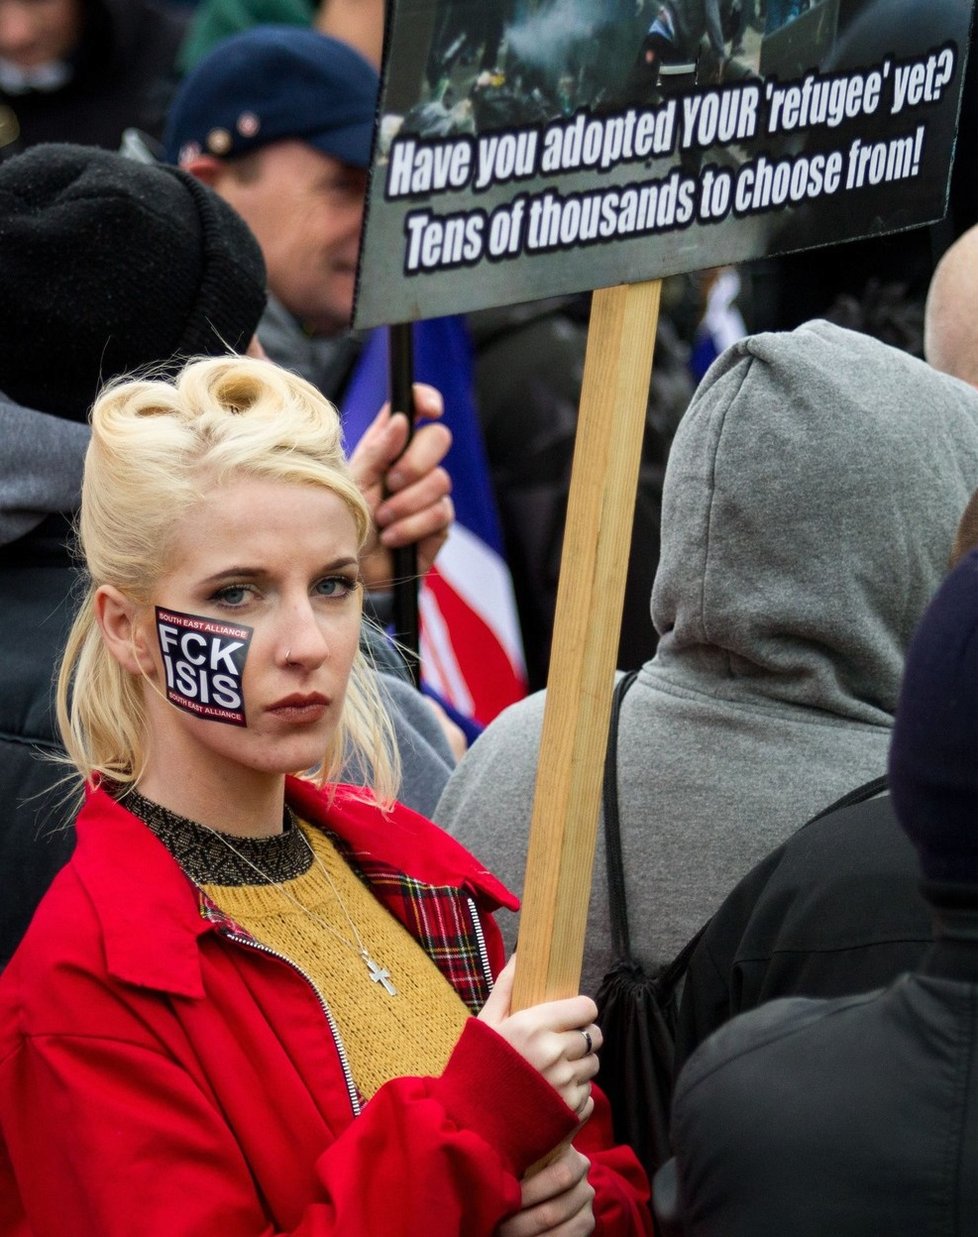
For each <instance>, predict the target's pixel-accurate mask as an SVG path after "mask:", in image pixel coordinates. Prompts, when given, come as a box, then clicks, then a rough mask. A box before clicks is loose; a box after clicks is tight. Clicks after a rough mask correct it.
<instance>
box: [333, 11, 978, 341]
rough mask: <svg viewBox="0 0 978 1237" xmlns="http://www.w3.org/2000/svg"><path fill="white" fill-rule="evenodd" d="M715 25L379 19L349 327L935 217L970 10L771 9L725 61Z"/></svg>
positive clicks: (682, 15)
mask: <svg viewBox="0 0 978 1237" xmlns="http://www.w3.org/2000/svg"><path fill="white" fill-rule="evenodd" d="M737 2H738V3H741V2H743V0H737ZM712 5H713V7H714V8H715V10H716V13H717V15H718V17H719V18H720V19H721V29H720V31H719V34H718V35H717V38H718V39H719V47H714V46H713V45H712V43H711V39H710V31H709V29H708V28H702V29H700V28H696V27H694V28H692V29H689V30H687V28H686V25H685V24H684V23H685V22H686V21H687V15H686V9H687V6H688V9H689V11H690V12H699V13H702V12H707V13H708V12H709V10H710V8H711V3H710V0H707V2H706V3H703V2H701V0H697V2H696V3H692V2H691V0H665V2H664V3H663V2H662V0H655V2H653V3H643V4H640V5H638V6H636V5H635V4H634V3H629V4H621V3H619V2H618V0H536V2H534V0H452V2H451V3H445V2H444V0H397V2H396V3H395V4H394V5H393V6H392V8H391V10H390V14H389V23H390V42H389V55H388V57H387V60H386V67H385V74H384V86H383V90H382V95H381V104H380V122H379V126H378V140H377V144H376V150H375V157H374V161H373V167H372V174H371V183H370V191H369V199H368V213H367V221H366V226H365V231H364V243H363V258H362V264H361V272H360V279H359V288H358V294H357V305H356V311H355V321H356V325H358V326H370V325H376V324H379V323H383V322H390V321H401V320H413V319H415V318H419V317H434V316H438V315H440V314H445V313H454V312H459V311H464V310H470V309H476V308H481V307H486V306H490V305H502V304H510V303H514V302H518V301H523V300H532V299H536V298H540V297H543V296H550V295H555V294H558V293H563V292H577V291H581V290H582V289H587V288H597V287H606V286H610V285H613V284H617V283H622V282H634V281H637V280H640V279H651V278H656V277H660V276H663V275H667V274H671V273H675V272H681V271H690V270H695V269H701V268H704V267H708V266H715V265H718V264H721V263H729V262H739V261H743V260H746V259H750V258H756V257H760V256H763V255H767V254H773V253H780V252H785V251H789V250H794V249H800V248H808V247H811V246H815V245H820V244H827V243H835V242H838V241H840V240H846V239H852V238H855V237H859V236H865V235H869V234H873V233H883V232H891V231H895V230H899V229H902V228H908V227H911V226H914V225H916V224H919V223H923V222H927V221H930V220H933V219H937V218H939V217H940V216H941V215H942V214H943V212H944V205H945V198H946V193H947V183H948V173H949V164H950V158H949V156H950V152H951V149H952V145H953V137H954V132H955V127H956V123H957V115H958V109H959V106H960V95H961V83H962V78H963V73H964V59H965V55H966V48H967V38H968V28H969V22H970V19H971V12H972V8H973V6H972V4H971V2H970V0H929V3H927V4H919V3H918V4H916V5H913V6H910V5H908V4H906V3H903V2H902V0H864V2H862V3H860V2H858V0H857V2H855V3H853V2H850V3H846V0H820V3H817V4H814V5H809V4H807V3H803V2H802V0H796V3H794V4H793V5H791V4H786V5H784V6H774V5H769V6H768V9H769V11H771V10H774V9H775V8H777V7H784V9H785V11H788V10H790V9H792V8H794V9H795V10H799V9H800V10H803V11H802V12H801V13H800V14H799V15H798V16H797V17H796V19H795V20H794V21H791V22H788V23H786V24H784V25H783V26H781V27H779V28H777V29H776V30H773V31H771V32H770V33H765V32H762V31H757V30H755V29H754V28H753V27H752V26H749V25H748V27H747V30H746V32H744V34H743V35H742V42H743V49H742V50H740V51H739V52H738V54H737V55H736V56H732V55H731V45H732V42H733V37H734V36H735V34H736V31H734V30H733V29H732V26H731V24H730V22H729V21H728V25H727V28H726V30H724V29H723V28H722V18H723V16H724V15H727V16H728V18H729V16H730V15H731V13H733V14H736V13H737V12H738V10H737V7H736V5H735V4H734V3H733V0H712ZM670 14H671V15H672V16H671V17H670ZM843 19H844V20H843ZM689 20H691V19H689ZM734 21H736V18H734ZM701 26H702V22H701ZM670 30H671V31H672V35H673V38H672V41H670V39H669V37H668V36H669V31H670ZM700 36H702V38H701V37H700ZM725 36H727V37H725ZM772 48H773V49H774V50H773V51H772V50H771V49H772ZM762 68H763V70H764V71H763V72H762ZM374 272H376V273H377V277H373V273H374Z"/></svg>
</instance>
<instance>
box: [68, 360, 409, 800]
mask: <svg viewBox="0 0 978 1237" xmlns="http://www.w3.org/2000/svg"><path fill="white" fill-rule="evenodd" d="M91 420H92V440H91V444H90V445H89V448H88V454H87V456H86V459H85V475H84V481H83V485H82V502H81V512H80V516H79V524H78V531H79V541H80V545H81V549H82V552H83V554H84V557H85V562H86V565H87V568H88V577H89V578H88V582H87V589H86V593H85V598H84V601H83V603H82V606H81V609H80V611H79V613H78V616H77V618H76V619H75V622H74V625H73V627H72V629H71V633H70V635H69V637H68V644H67V647H66V649H65V654H64V658H63V661H62V665H61V672H60V675H59V679H58V693H57V709H58V725H59V727H60V730H61V735H62V739H63V741H64V745H65V749H66V751H67V753H68V756H69V758H70V760H71V763H72V764H74V766H75V767H76V768H77V769H78V771H79V772H80V773H81V775H82V777H83V778H84V779H85V781H86V782H91V781H93V780H94V779H97V778H98V777H102V778H106V779H108V780H110V781H111V782H114V783H116V784H118V785H121V786H123V787H125V786H127V785H132V784H134V783H135V782H136V781H138V779H139V777H140V775H141V771H142V768H143V765H144V761H145V757H146V715H145V710H144V708H143V691H144V684H143V682H141V681H140V676H139V675H135V674H130V673H129V672H128V671H126V670H125V669H123V667H122V666H120V665H119V663H118V662H117V661H116V660H115V658H114V657H113V656H112V655H111V654H110V653H109V651H108V649H107V648H106V646H105V644H104V642H103V640H102V635H101V631H100V629H99V626H98V623H97V622H96V619H95V608H94V597H95V592H96V590H97V589H98V588H99V587H100V586H101V585H103V584H111V585H114V586H115V587H116V588H117V589H119V591H120V592H122V593H123V594H124V595H125V596H126V597H128V598H129V599H130V600H131V601H133V602H134V603H136V605H137V606H148V605H149V603H150V598H151V597H152V596H153V593H154V589H155V587H156V585H157V584H158V582H159V580H160V579H161V578H162V577H163V576H164V575H165V574H166V573H167V572H168V571H169V570H170V569H171V567H172V566H173V564H172V562H171V557H172V553H173V549H172V543H173V535H174V531H175V529H176V528H177V527H178V525H179V524H180V523H181V521H182V520H183V519H185V518H186V517H187V516H188V515H189V514H191V513H192V512H193V509H194V507H195V506H196V505H197V504H198V503H199V502H200V501H201V499H202V498H203V497H204V495H205V494H207V493H209V492H210V491H212V490H213V489H214V487H215V486H219V485H221V484H222V483H224V482H227V481H231V480H236V479H238V478H240V477H242V476H247V477H259V478H263V479H273V480H276V481H286V482H289V483H291V484H295V485H307V486H321V487H324V488H326V489H328V490H330V491H332V492H333V493H334V494H336V495H337V496H338V497H339V498H340V499H342V501H343V502H344V503H345V504H346V506H347V508H348V509H349V510H350V512H351V513H352V515H353V518H354V521H355V523H356V530H357V538H358V548H362V546H363V544H364V541H365V540H366V537H367V534H368V532H369V530H370V527H371V516H370V512H369V510H368V508H367V505H366V503H365V501H364V499H363V496H362V495H361V493H360V491H359V489H358V488H357V486H356V483H355V482H354V480H353V477H352V476H351V474H350V470H349V467H348V465H347V462H346V457H345V455H344V453H343V445H342V440H341V434H340V422H339V417H338V415H337V413H336V409H335V408H334V407H333V406H332V404H330V403H328V402H327V401H326V400H325V399H323V397H322V396H321V395H320V394H319V392H318V391H317V390H316V388H315V387H313V386H312V385H311V384H310V383H308V382H306V381H304V380H303V379H301V378H297V377H295V376H294V375H292V374H290V373H288V372H287V371H285V370H283V369H280V368H279V367H278V366H276V365H273V364H271V362H269V361H261V360H253V359H250V358H247V357H237V356H233V357H216V358H210V359H206V360H197V361H191V362H189V363H188V364H187V365H186V366H185V367H184V369H183V370H182V371H181V372H180V373H179V374H178V375H177V376H176V377H175V378H174V379H172V380H152V379H149V380H134V381H122V382H118V383H114V384H112V385H110V386H109V387H107V388H106V389H105V390H104V391H103V392H102V394H101V395H100V397H99V398H98V400H97V401H96V403H95V405H94V407H93V409H92V416H91ZM348 760H352V761H353V763H354V767H355V768H358V769H359V771H360V772H361V774H362V779H363V781H364V782H365V783H366V784H369V785H370V786H371V788H372V790H373V792H374V794H375V795H376V797H377V798H378V799H379V800H380V801H381V802H389V801H390V800H392V799H393V798H394V797H395V794H396V790H397V783H398V780H399V772H400V770H399V765H398V757H397V748H396V745H395V743H394V737H393V729H392V726H391V723H390V719H389V717H388V716H387V713H386V710H385V708H384V705H383V702H382V700H381V697H380V693H379V689H378V685H377V676H376V675H375V674H374V673H372V671H371V669H370V667H368V665H367V664H366V662H365V659H364V657H363V653H362V652H359V651H358V653H357V654H356V657H355V659H354V663H353V669H352V672H351V675H350V681H349V685H348V688H347V694H346V701H345V704H344V708H343V713H342V717H341V719H340V723H339V725H338V726H337V729H336V732H335V734H334V736H333V738H332V740H331V742H330V744H329V747H328V750H327V751H325V752H324V753H323V759H322V763H321V765H320V766H319V767H318V768H317V769H315V770H312V771H306V772H307V775H308V776H309V777H310V778H311V779H312V780H313V781H315V782H316V783H317V784H319V785H323V784H325V783H327V782H330V781H333V780H335V778H336V776H337V774H338V773H339V771H340V769H341V768H342V767H343V766H344V764H345V763H346V762H347V761H348ZM297 772H298V770H297Z"/></svg>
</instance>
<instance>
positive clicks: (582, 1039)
mask: <svg viewBox="0 0 978 1237" xmlns="http://www.w3.org/2000/svg"><path fill="white" fill-rule="evenodd" d="M368 529H369V513H368V510H367V508H366V506H365V504H364V501H363V499H362V497H361V495H360V492H359V490H358V489H357V487H356V485H355V484H354V482H353V481H352V479H351V477H350V474H349V471H348V469H347V466H346V464H345V462H344V459H343V454H342V449H341V443H340V433H339V425H338V421H337V418H336V414H335V411H334V410H333V408H332V407H331V406H330V405H329V404H327V403H326V402H325V401H324V400H323V399H322V398H321V397H320V396H319V394H318V393H317V392H316V391H315V390H314V389H313V388H312V387H311V386H308V385H307V384H306V383H304V382H303V381H302V380H301V379H298V378H295V377H293V376H291V375H289V374H286V373H285V372H284V371H281V370H279V369H277V368H276V367H274V366H272V365H270V364H268V363H267V362H263V361H255V360H248V359H244V358H222V359H218V360H208V361H198V362H195V363H192V364H191V365H189V366H188V367H187V368H186V369H184V370H183V372H182V373H181V374H180V375H179V376H178V377H177V379H176V380H175V381H174V382H172V383H170V382H156V381H153V382H150V381H139V382H129V383H124V384H122V385H118V386H115V387H113V388H110V389H109V390H108V391H107V392H105V393H104V394H103V395H102V397H101V398H100V399H99V401H98V402H97V403H96V405H95V408H94V410H93V413H92V443H91V447H90V449H89V453H88V458H87V461H86V469H85V482H84V489H83V500H82V510H81V516H80V538H81V544H82V549H83V551H84V555H85V558H86V561H87V566H88V572H89V576H90V580H89V586H88V594H87V597H86V599H85V601H84V604H83V605H82V608H81V611H80V613H79V616H78V619H77V621H76V623H75V626H74V628H73V630H72V633H71V636H70V639H69V644H68V647H67V650H66V654H65V659H64V664H63V667H62V671H61V678H60V683H59V716H60V724H61V728H62V731H63V736H64V741H65V744H66V748H67V751H68V753H69V755H70V757H71V759H72V761H73V762H74V764H75V766H76V767H77V769H78V772H79V773H80V774H81V777H82V779H83V781H84V784H85V803H84V806H83V808H82V810H81V812H80V814H79V817H78V821H77V832H78V844H77V848H76V851H75V854H74V857H73V859H72V861H71V862H70V864H69V865H68V867H67V868H66V869H65V870H64V871H63V872H62V873H61V874H60V875H59V877H58V879H57V880H56V882H55V884H54V886H53V887H52V889H51V891H50V892H49V894H48V896H47V898H46V899H45V901H44V902H43V903H42V905H41V908H40V909H39V911H38V913H37V915H36V916H35V919H34V922H33V924H32V926H31V928H30V930H29V932H28V935H27V937H26V938H25V941H24V943H23V944H22V946H21V948H20V950H19V951H18V952H17V954H16V955H15V957H14V959H13V961H12V962H11V964H10V966H9V967H8V968H7V970H6V971H5V972H4V974H3V976H2V978H0V1130H2V1145H0V1231H2V1232H3V1233H5V1234H7V1233H12V1234H27V1233H30V1234H32V1235H33V1237H49V1235H54V1234H58V1235H59V1237H60V1235H61V1234H63V1233H65V1232H70V1233H71V1234H72V1237H121V1235H123V1234H139V1235H140V1237H157V1235H158V1237H162V1235H163V1234H166V1237H172V1235H173V1234H180V1235H181V1237H183V1235H189V1234H191V1233H193V1234H204V1233H213V1234H221V1235H222V1237H223V1235H228V1237H271V1235H272V1234H281V1233H295V1234H300V1233H301V1234H304V1235H308V1237H313V1235H316V1234H322V1235H327V1234H341V1233H342V1234H356V1235H357V1237H369V1235H371V1234H383V1235H384V1237H392V1235H395V1237H396V1235H398V1234H404V1235H405V1237H407V1235H408V1234H412V1235H417V1234H421V1233H423V1234H425V1235H426V1237H427V1235H434V1237H439V1235H441V1234H445V1235H449V1234H459V1235H462V1234H464V1235H465V1237H477V1235H479V1234H486V1235H487V1237H488V1235H489V1234H494V1233H498V1234H500V1235H501V1237H522V1235H523V1234H531V1233H541V1232H549V1233H553V1234H555V1235H556V1234H561V1235H563V1237H572V1235H573V1234H579V1233H580V1234H584V1233H589V1232H592V1231H598V1232H602V1233H607V1234H616V1235H617V1234H622V1235H624V1234H626V1233H635V1232H647V1231H648V1224H649V1221H648V1218H647V1211H646V1207H645V1202H644V1200H645V1197H646V1189H645V1185H644V1182H643V1179H642V1177H641V1174H640V1172H639V1170H638V1168H637V1165H636V1163H635V1161H634V1159H633V1157H632V1156H631V1153H630V1152H628V1151H625V1150H624V1149H622V1148H611V1147H610V1146H609V1140H608V1123H607V1109H606V1105H605V1104H604V1101H603V1099H602V1098H601V1097H600V1095H598V1094H597V1093H596V1094H595V1095H592V1094H591V1079H592V1078H593V1076H594V1074H595V1072H596V1070H597V1060H596V1057H595V1054H594V1049H596V1048H597V1047H598V1046H599V1045H600V1040H601V1036H600V1031H599V1030H598V1028H597V1027H596V1026H595V1025H594V1024H593V1022H592V1019H593V1017H594V1013H595V1010H594V1005H593V1003H592V1002H591V1001H590V1000H589V999H588V998H586V997H583V996H579V997H574V998H571V999H568V1000H563V1001H557V1002H552V1003H549V1004H546V1005H541V1006H537V1007H534V1008H532V1009H529V1010H525V1011H523V1012H521V1013H517V1014H511V1013H510V1010H509V992H510V990H511V976H512V968H511V967H510V968H508V969H507V971H505V972H504V974H503V977H502V978H501V980H500V982H499V983H497V984H496V985H495V987H494V988H493V983H492V977H493V975H494V974H495V972H496V971H497V970H498V968H499V967H500V965H501V963H502V961H503V959H502V945H501V939H500V936H499V933H498V930H497V928H496V926H495V924H494V922H493V920H492V917H491V913H492V911H494V910H495V909H496V908H497V907H499V906H507V907H512V906H513V905H514V899H513V898H512V896H511V895H510V894H509V893H508V892H507V891H506V890H505V889H504V888H503V886H502V885H500V883H499V882H498V881H497V880H496V879H495V878H494V877H492V876H491V875H490V874H489V873H488V872H486V871H485V870H484V869H483V868H482V867H481V866H480V865H479V864H478V863H477V862H476V861H475V860H474V859H473V858H472V857H471V855H469V854H468V852H466V851H465V850H464V849H463V848H462V847H461V846H460V845H459V844H458V843H456V842H454V841H453V840H452V839H450V838H449V837H448V836H447V835H445V834H443V833H442V832H441V831H440V830H438V829H437V828H436V827H435V826H434V825H432V824H430V823H429V822H428V821H427V820H425V819H424V818H422V817H420V816H417V815H415V814H414V813H413V812H411V811H410V810H408V809H407V808H404V807H403V806H401V805H399V804H398V803H397V802H396V800H395V797H394V796H395V792H396V784H397V768H396V759H395V758H394V757H393V756H392V753H393V751H394V749H393V746H392V743H391V739H390V731H389V726H388V723H387V720H386V718H385V716H384V712H383V708H382V705H381V702H380V701H379V700H378V698H377V696H376V693H375V691H374V690H373V689H372V688H371V687H370V683H371V682H372V680H371V679H370V678H369V677H368V676H366V675H364V674H363V667H362V664H361V654H360V653H359V652H358V637H359V629H360V621H361V620H360V605H361V591H362V590H361V584H360V578H359V566H358V556H359V553H360V549H361V546H362V545H363V543H364V539H365V537H366V535H367V532H368ZM351 754H352V755H354V756H356V757H357V758H358V760H359V767H361V768H362V769H363V772H364V777H363V785H362V786H358V787H351V786H340V785H336V784H334V782H333V781H332V779H333V777H334V776H335V774H336V771H337V770H338V769H339V768H340V766H341V765H342V764H343V763H344V762H345V761H347V760H348V758H349V757H350V756H351ZM346 767H347V768H349V765H348V764H347V766H346ZM490 991H491V995H490ZM596 1103H597V1104H598V1111H597V1112H595V1104H596ZM579 1126H580V1127H581V1129H580V1132H579V1133H578V1135H577V1137H576V1139H575V1144H573V1145H572V1144H569V1143H568V1144H567V1145H565V1146H564V1148H563V1150H562V1151H560V1152H559V1153H558V1154H557V1156H556V1159H554V1160H553V1161H552V1162H551V1163H550V1164H549V1165H548V1166H547V1167H544V1168H542V1169H537V1170H534V1171H532V1172H529V1174H528V1170H529V1169H530V1168H531V1166H533V1165H535V1164H536V1163H537V1162H538V1161H540V1160H541V1158H542V1157H544V1156H546V1155H547V1154H548V1153H549V1152H551V1150H552V1149H553V1148H555V1147H557V1146H559V1145H560V1144H561V1141H562V1140H563V1139H565V1138H567V1137H568V1136H570V1135H571V1134H572V1133H573V1132H574V1131H575V1130H576V1129H577V1128H578V1127H579Z"/></svg>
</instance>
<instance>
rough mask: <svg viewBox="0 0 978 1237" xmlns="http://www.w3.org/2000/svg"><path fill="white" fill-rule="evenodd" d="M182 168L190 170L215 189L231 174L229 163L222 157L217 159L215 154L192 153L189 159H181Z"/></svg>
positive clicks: (192, 174) (193, 174)
mask: <svg viewBox="0 0 978 1237" xmlns="http://www.w3.org/2000/svg"><path fill="white" fill-rule="evenodd" d="M180 169H181V171H184V172H189V173H190V175H191V176H195V177H196V178H197V179H198V180H200V181H203V183H204V184H205V185H207V187H208V188H209V189H214V190H217V188H218V185H219V183H220V182H221V181H222V180H223V179H224V177H225V176H228V175H230V172H229V170H228V167H227V164H225V163H224V161H223V160H222V159H215V158H214V156H213V155H203V154H201V155H191V157H190V158H189V159H184V160H182V161H181V163H180Z"/></svg>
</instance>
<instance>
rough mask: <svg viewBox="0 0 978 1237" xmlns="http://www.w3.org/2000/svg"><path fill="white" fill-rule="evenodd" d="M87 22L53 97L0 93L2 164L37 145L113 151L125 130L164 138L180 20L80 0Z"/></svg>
mask: <svg viewBox="0 0 978 1237" xmlns="http://www.w3.org/2000/svg"><path fill="white" fill-rule="evenodd" d="M83 6H84V9H85V23H84V27H83V30H82V35H81V40H80V42H79V45H78V47H77V48H76V49H75V51H74V53H73V54H72V56H71V57H70V61H71V66H72V70H73V74H72V77H71V79H70V80H69V81H68V82H67V83H66V84H65V85H64V86H62V87H61V88H60V89H59V90H52V91H38V90H32V91H29V92H28V93H26V94H16V95H14V94H7V93H5V92H4V91H3V90H0V121H2V123H0V159H2V158H8V157H9V156H11V155H15V154H19V153H20V151H22V150H25V149H26V148H27V147H28V146H35V145H37V143H39V142H78V143H81V144H82V145H86V146H101V147H103V148H104V149H106V150H118V148H119V144H120V141H121V139H122V134H123V130H125V129H126V128H129V127H134V128H137V129H142V130H143V131H144V132H146V133H148V134H150V135H151V136H153V137H159V136H160V134H161V133H162V129H163V123H164V121H165V119H166V109H167V105H168V104H169V100H170V96H171V95H172V93H173V89H174V87H175V85H176V75H175V69H174V63H175V61H176V55H177V52H178V50H179V48H180V43H181V41H182V39H183V34H184V30H185V28H186V19H185V18H183V17H182V16H180V15H178V14H177V13H175V12H173V11H172V10H166V9H165V8H163V7H162V6H160V5H157V4H154V3H153V2H152V0H83Z"/></svg>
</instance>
